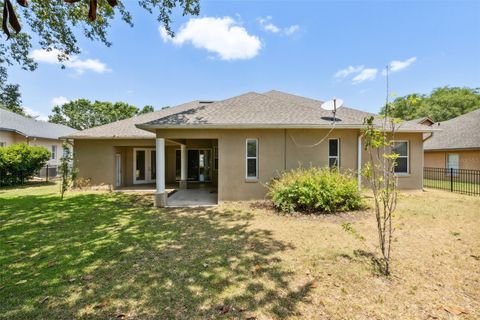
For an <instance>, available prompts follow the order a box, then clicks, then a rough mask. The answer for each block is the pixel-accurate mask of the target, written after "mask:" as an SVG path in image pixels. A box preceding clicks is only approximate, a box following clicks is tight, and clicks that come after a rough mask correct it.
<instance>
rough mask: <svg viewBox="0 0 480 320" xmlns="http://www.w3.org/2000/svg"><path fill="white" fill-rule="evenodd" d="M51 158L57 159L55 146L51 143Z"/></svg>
mask: <svg viewBox="0 0 480 320" xmlns="http://www.w3.org/2000/svg"><path fill="white" fill-rule="evenodd" d="M50 159H51V160H55V159H57V146H56V145H52V157H51V158H50Z"/></svg>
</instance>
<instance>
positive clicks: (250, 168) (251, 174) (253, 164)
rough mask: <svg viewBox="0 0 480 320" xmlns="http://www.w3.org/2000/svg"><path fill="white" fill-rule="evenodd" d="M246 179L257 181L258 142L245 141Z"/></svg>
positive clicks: (255, 140)
mask: <svg viewBox="0 0 480 320" xmlns="http://www.w3.org/2000/svg"><path fill="white" fill-rule="evenodd" d="M246 156H247V157H246V163H245V166H246V170H247V175H246V178H247V179H250V180H255V179H258V140H257V139H247V143H246Z"/></svg>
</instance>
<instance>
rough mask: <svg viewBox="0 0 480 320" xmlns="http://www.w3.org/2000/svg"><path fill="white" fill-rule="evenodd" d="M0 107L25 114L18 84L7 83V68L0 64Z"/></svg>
mask: <svg viewBox="0 0 480 320" xmlns="http://www.w3.org/2000/svg"><path fill="white" fill-rule="evenodd" d="M0 107H1V108H4V109H7V110H10V111H13V112H15V113H18V114H21V115H22V116H24V115H25V111H24V110H23V108H22V96H21V94H20V86H19V85H18V84H11V83H7V70H6V69H5V68H4V67H1V66H0Z"/></svg>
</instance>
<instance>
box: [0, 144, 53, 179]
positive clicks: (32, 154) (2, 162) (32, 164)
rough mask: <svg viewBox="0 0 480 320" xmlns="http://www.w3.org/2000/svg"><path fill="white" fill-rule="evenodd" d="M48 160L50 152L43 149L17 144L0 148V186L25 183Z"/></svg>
mask: <svg viewBox="0 0 480 320" xmlns="http://www.w3.org/2000/svg"><path fill="white" fill-rule="evenodd" d="M48 159H50V152H49V151H48V150H47V149H46V148H44V147H37V146H29V145H27V144H26V143H19V144H12V145H10V146H8V147H3V148H0V186H10V185H16V184H23V183H25V182H26V181H27V180H28V179H30V178H32V177H33V176H34V175H35V174H36V173H37V172H38V171H39V170H40V169H41V168H42V167H43V166H44V165H45V164H46V163H47V161H48Z"/></svg>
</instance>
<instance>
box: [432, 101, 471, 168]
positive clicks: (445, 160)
mask: <svg viewBox="0 0 480 320" xmlns="http://www.w3.org/2000/svg"><path fill="white" fill-rule="evenodd" d="M432 127H435V128H439V129H442V130H441V131H439V132H436V133H435V134H434V135H433V136H432V137H431V138H430V139H428V140H427V141H426V142H425V167H432V168H448V169H450V168H453V169H473V170H480V109H477V110H475V111H472V112H469V113H466V114H464V115H461V116H459V117H456V118H453V119H450V120H447V121H443V122H438V123H436V124H433V125H432Z"/></svg>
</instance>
